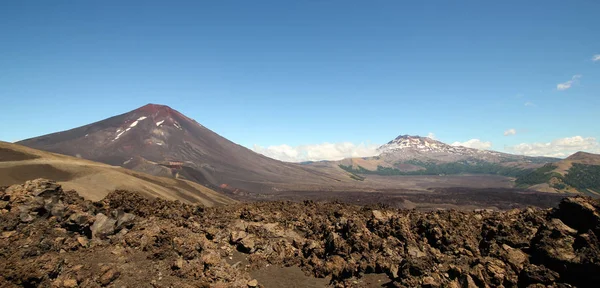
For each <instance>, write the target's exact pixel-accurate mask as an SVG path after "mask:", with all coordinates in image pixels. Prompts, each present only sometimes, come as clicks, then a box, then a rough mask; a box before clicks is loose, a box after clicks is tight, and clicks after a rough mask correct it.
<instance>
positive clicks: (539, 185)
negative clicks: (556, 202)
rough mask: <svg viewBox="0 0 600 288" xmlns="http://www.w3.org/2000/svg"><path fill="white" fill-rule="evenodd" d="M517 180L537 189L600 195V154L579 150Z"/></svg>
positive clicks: (520, 183)
mask: <svg viewBox="0 0 600 288" xmlns="http://www.w3.org/2000/svg"><path fill="white" fill-rule="evenodd" d="M515 182H516V183H517V185H520V186H521V187H527V188H529V189H531V190H536V191H543V192H561V193H565V192H568V193H583V194H590V195H596V196H600V155H598V154H592V153H585V152H577V153H575V154H573V155H571V156H569V157H567V158H566V159H564V160H561V161H558V162H556V163H552V164H548V165H546V166H544V167H541V168H539V169H536V170H534V171H532V172H530V173H527V174H523V175H521V176H519V177H518V178H517V180H516V181H515Z"/></svg>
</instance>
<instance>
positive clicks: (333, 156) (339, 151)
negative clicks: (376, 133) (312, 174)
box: [252, 142, 380, 162]
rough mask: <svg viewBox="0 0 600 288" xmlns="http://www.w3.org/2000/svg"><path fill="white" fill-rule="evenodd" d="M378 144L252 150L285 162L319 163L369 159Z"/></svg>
mask: <svg viewBox="0 0 600 288" xmlns="http://www.w3.org/2000/svg"><path fill="white" fill-rule="evenodd" d="M379 146H380V145H378V144H370V143H368V144H365V143H360V144H358V145H356V144H354V143H352V142H341V143H327V142H325V143H321V144H309V145H299V146H290V145H286V144H282V145H272V146H268V147H263V146H260V145H254V146H253V147H252V150H254V152H256V153H260V154H262V155H265V156H267V157H271V158H273V159H277V160H281V161H287V162H303V161H321V160H342V159H344V158H350V157H369V156H376V155H378V154H379V153H378V152H377V148H379Z"/></svg>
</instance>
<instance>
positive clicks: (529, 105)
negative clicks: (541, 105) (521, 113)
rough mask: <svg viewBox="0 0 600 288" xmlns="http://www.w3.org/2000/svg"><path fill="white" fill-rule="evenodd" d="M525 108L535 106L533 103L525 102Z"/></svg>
mask: <svg viewBox="0 0 600 288" xmlns="http://www.w3.org/2000/svg"><path fill="white" fill-rule="evenodd" d="M525 106H527V107H535V104H534V103H533V102H530V101H527V102H525Z"/></svg>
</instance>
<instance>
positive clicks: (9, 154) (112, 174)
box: [0, 142, 235, 206]
mask: <svg viewBox="0 0 600 288" xmlns="http://www.w3.org/2000/svg"><path fill="white" fill-rule="evenodd" d="M36 178H50V179H55V180H57V181H58V183H60V184H61V185H62V186H63V187H64V188H65V189H67V190H71V189H74V190H77V191H78V192H79V193H80V194H81V196H83V197H85V198H86V199H90V200H93V201H97V200H100V199H102V198H104V197H105V196H106V195H108V193H109V192H112V191H114V190H118V189H123V190H131V191H139V192H140V193H141V194H142V195H145V196H147V197H152V198H153V197H161V198H164V199H168V200H180V201H182V202H186V203H201V204H202V205H205V206H214V205H219V204H229V203H234V202H235V201H234V200H232V199H230V198H228V197H227V196H224V195H222V194H221V193H218V192H215V191H213V190H211V189H209V188H207V187H204V186H202V185H199V184H197V183H194V182H190V181H185V180H180V179H171V178H165V177H156V176H152V175H148V174H145V173H141V172H136V171H131V170H128V169H124V168H121V167H116V166H110V165H106V164H102V163H97V162H92V161H89V160H85V159H80V158H76V157H70V156H65V155H59V154H54V153H49V152H44V151H39V150H35V149H31V148H28V147H24V146H21V145H17V144H11V143H6V142H0V186H7V185H13V184H17V183H22V182H24V181H27V180H32V179H36Z"/></svg>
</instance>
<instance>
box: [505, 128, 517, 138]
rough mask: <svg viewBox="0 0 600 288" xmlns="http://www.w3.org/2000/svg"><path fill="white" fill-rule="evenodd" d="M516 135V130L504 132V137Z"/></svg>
mask: <svg viewBox="0 0 600 288" xmlns="http://www.w3.org/2000/svg"><path fill="white" fill-rule="evenodd" d="M515 134H517V130H515V129H513V128H511V129H508V130H506V131H504V136H510V135H515Z"/></svg>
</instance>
